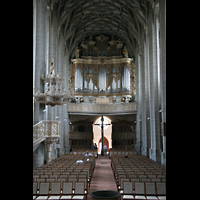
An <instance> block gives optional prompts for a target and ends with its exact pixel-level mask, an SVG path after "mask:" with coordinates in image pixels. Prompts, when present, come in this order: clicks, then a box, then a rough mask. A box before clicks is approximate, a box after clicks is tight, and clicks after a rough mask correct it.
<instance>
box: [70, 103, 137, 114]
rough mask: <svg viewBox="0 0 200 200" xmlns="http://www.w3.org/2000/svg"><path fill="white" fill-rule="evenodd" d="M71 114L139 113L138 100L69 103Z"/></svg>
mask: <svg viewBox="0 0 200 200" xmlns="http://www.w3.org/2000/svg"><path fill="white" fill-rule="evenodd" d="M68 112H69V114H83V115H85V114H87V115H96V114H101V115H103V114H106V115H116V114H118V115H123V114H135V113H137V102H130V103H110V104H95V103H94V104H90V103H68Z"/></svg>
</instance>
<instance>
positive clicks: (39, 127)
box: [33, 120, 60, 142]
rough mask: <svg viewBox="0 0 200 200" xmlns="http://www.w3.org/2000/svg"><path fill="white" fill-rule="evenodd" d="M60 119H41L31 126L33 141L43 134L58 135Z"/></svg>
mask: <svg viewBox="0 0 200 200" xmlns="http://www.w3.org/2000/svg"><path fill="white" fill-rule="evenodd" d="M59 124H60V121H51V120H42V121H40V122H38V123H37V124H35V125H34V126H33V142H34V141H36V140H37V139H41V138H43V137H44V136H58V135H59Z"/></svg>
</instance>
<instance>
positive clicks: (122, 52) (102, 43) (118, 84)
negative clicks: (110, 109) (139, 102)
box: [69, 35, 136, 102]
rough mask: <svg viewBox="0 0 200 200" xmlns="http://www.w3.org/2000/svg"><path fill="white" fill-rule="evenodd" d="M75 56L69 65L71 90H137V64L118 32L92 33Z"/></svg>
mask: <svg viewBox="0 0 200 200" xmlns="http://www.w3.org/2000/svg"><path fill="white" fill-rule="evenodd" d="M75 56H76V58H75V59H72V60H71V61H72V64H71V65H70V66H69V92H70V94H74V95H76V94H77V95H82V96H87V94H89V95H90V96H91V95H100V96H101V95H103V96H113V95H118V96H119V95H122V94H123V95H125V94H127V95H129V96H131V95H133V94H135V92H136V88H135V81H136V76H135V65H134V63H133V58H129V57H128V50H127V48H126V46H125V44H124V41H121V40H120V39H118V38H115V37H114V36H111V37H108V36H104V35H100V36H96V37H94V36H89V37H88V39H87V38H86V39H85V40H82V41H81V43H80V45H79V46H78V47H77V48H76V52H75ZM102 67H103V68H102ZM78 77H79V78H78ZM78 79H79V80H78ZM80 81H81V83H80ZM134 96H135V95H134ZM111 99H114V100H115V101H116V98H111ZM90 102H91V98H90ZM113 102H114V101H113Z"/></svg>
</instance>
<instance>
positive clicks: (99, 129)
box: [33, 0, 166, 200]
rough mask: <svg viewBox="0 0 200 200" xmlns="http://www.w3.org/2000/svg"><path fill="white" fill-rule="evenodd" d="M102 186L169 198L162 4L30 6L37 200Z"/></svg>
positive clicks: (87, 194) (108, 1) (141, 0)
mask: <svg viewBox="0 0 200 200" xmlns="http://www.w3.org/2000/svg"><path fill="white" fill-rule="evenodd" d="M94 144H95V145H96V146H94ZM87 153H89V155H87ZM103 190H106V191H115V192H116V194H119V195H118V196H115V197H113V199H114V198H115V199H116V200H117V199H123V200H125V199H127V200H130V199H166V0H126V1H124V0H33V199H88V200H91V199H94V200H95V199H97V197H96V196H95V194H96V193H95V191H103ZM110 194H111V193H110ZM104 195H106V194H104ZM109 198H111V197H109Z"/></svg>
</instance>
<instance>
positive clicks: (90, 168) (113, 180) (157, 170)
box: [33, 151, 166, 200]
mask: <svg viewBox="0 0 200 200" xmlns="http://www.w3.org/2000/svg"><path fill="white" fill-rule="evenodd" d="M90 152H92V151H89V153H90ZM87 159H88V158H87V157H85V156H84V154H76V155H70V154H68V155H66V154H65V155H63V156H61V157H59V158H57V159H55V160H53V161H51V162H50V163H48V164H45V165H43V166H41V167H37V168H36V169H34V170H33V199H88V200H90V199H92V197H91V195H90V194H91V192H93V191H96V190H114V191H118V192H120V193H121V199H166V167H165V166H164V165H161V164H159V163H157V162H155V161H153V160H150V159H149V158H147V157H145V156H143V155H129V158H124V155H112V156H111V157H110V159H109V158H108V157H103V156H98V157H97V158H96V157H95V156H92V157H90V158H89V159H90V161H91V162H86V161H87ZM77 160H83V162H82V163H77Z"/></svg>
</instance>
